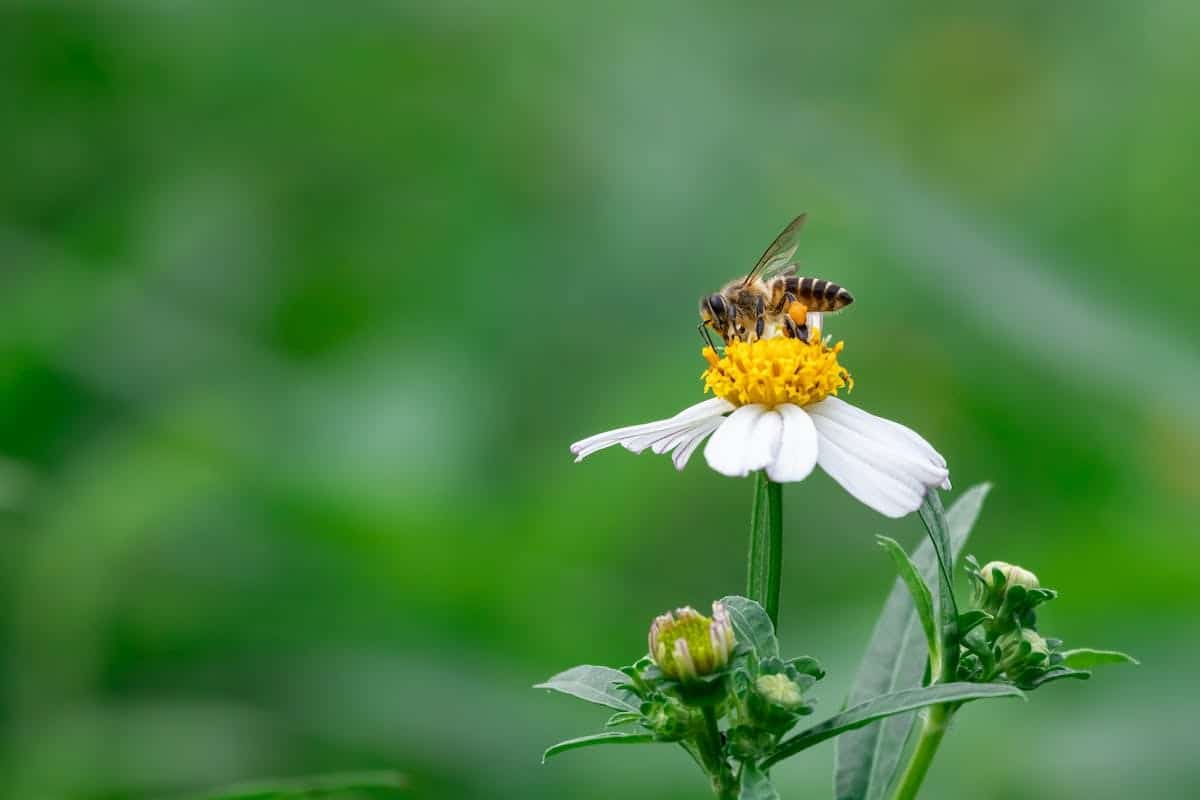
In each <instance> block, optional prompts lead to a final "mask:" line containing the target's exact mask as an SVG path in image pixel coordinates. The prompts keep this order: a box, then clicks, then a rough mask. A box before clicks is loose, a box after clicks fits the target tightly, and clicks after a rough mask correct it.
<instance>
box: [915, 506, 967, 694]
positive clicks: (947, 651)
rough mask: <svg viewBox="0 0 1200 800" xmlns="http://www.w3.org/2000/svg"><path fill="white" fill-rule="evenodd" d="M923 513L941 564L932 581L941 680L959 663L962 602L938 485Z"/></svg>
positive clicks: (934, 668) (936, 667) (936, 669)
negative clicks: (956, 589) (956, 590)
mask: <svg viewBox="0 0 1200 800" xmlns="http://www.w3.org/2000/svg"><path fill="white" fill-rule="evenodd" d="M920 513H921V521H922V522H924V523H925V528H926V530H928V531H929V538H930V540H931V541H932V543H933V547H934V557H935V560H936V561H937V565H938V579H937V580H935V581H932V583H933V584H934V585H935V586H937V587H938V591H936V592H934V596H933V597H934V599H933V604H934V608H935V609H936V611H937V616H938V621H939V633H940V636H941V640H942V648H941V652H942V659H941V663H940V664H939V663H931V664H930V672H931V674H932V675H933V676H934V679H935V680H937V679H938V678H939V677H940V676H947V677H953V676H954V674H955V670H956V668H957V666H958V644H959V636H958V602H957V601H956V600H955V599H954V579H953V572H954V560H955V558H954V552H953V549H952V548H951V546H950V523H949V521H948V520H947V519H946V512H945V510H943V508H942V499H941V496H940V495H939V494H938V490H937V489H930V490H929V491H928V492H926V493H925V502H924V503H922V504H921V509H920Z"/></svg>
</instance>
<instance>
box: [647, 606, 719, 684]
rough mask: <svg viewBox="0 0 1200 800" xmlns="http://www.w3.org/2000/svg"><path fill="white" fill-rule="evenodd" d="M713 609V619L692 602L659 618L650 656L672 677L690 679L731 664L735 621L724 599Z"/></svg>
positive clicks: (652, 631)
mask: <svg viewBox="0 0 1200 800" xmlns="http://www.w3.org/2000/svg"><path fill="white" fill-rule="evenodd" d="M712 609H713V615H712V619H709V618H708V617H706V616H704V615H703V614H701V613H700V612H698V611H696V609H694V608H691V607H688V606H685V607H684V608H679V609H676V610H675V612H674V613H673V614H672V613H670V612H668V613H666V614H663V615H661V616H659V617H657V618H655V620H654V624H653V625H651V626H650V657H651V658H653V659H654V663H655V664H658V668H659V669H661V670H662V671H663V674H664V675H666V676H667V677H668V678H674V679H675V680H679V681H683V682H685V683H686V682H688V681H693V680H695V679H697V678H699V677H702V676H704V675H711V674H712V673H714V672H717V671H718V670H720V669H722V668H724V667H725V666H726V665H728V664H729V658H730V656H732V655H733V648H734V645H735V643H736V642H735V640H734V635H733V623H732V622H730V620H729V613H728V612H727V611H726V610H725V606H723V605H722V604H721V603H719V602H717V603H713V606H712Z"/></svg>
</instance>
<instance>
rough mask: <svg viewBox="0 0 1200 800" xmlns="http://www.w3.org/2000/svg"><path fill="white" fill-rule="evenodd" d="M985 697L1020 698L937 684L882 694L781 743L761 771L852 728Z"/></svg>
mask: <svg viewBox="0 0 1200 800" xmlns="http://www.w3.org/2000/svg"><path fill="white" fill-rule="evenodd" d="M985 697H1024V694H1023V693H1022V692H1021V690H1020V689H1018V688H1016V687H1015V686H1011V685H1009V684H1007V683H940V684H937V685H936V686H924V687H920V688H917V689H904V690H903V691H899V692H893V693H892V694H885V695H883V696H882V697H876V698H875V699H873V700H868V701H867V702H865V703H861V704H860V705H857V706H854V707H853V708H848V709H846V710H845V711H843V712H842V713H840V714H837V715H835V716H833V717H830V718H829V719H827V720H825V721H824V722H822V723H820V724H819V725H814V726H813V727H811V728H809V729H807V730H804V731H801V732H800V733H797V734H796V735H795V736H792V737H791V738H790V739H787V740H786V741H784V742H782V743H781V744H780V745H779V747H778V748H777V749H776V751H775V752H774V753H773V754H772V755H771V756H770V757H769V758H768V759H767V760H766V761H764V762H763V767H764V768H765V767H769V766H771V765H772V764H775V763H778V762H779V761H781V760H783V759H785V758H787V757H788V756H791V755H795V754H796V753H799V752H800V751H801V750H807V749H808V748H810V747H812V746H813V745H815V744H819V743H821V742H823V741H825V740H826V739H829V738H832V737H834V736H837V735H839V734H841V733H845V732H846V731H850V730H853V729H855V728H861V727H862V726H864V725H868V724H870V723H872V722H874V721H875V720H877V719H883V718H884V717H890V716H892V715H894V714H903V713H905V712H907V711H913V710H915V709H918V708H924V707H925V706H932V705H936V704H938V703H965V702H968V701H970V700H980V699H982V698H985Z"/></svg>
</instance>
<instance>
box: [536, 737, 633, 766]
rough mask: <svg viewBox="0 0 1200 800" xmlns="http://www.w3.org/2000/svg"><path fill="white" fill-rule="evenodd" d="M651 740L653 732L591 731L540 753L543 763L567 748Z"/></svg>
mask: <svg viewBox="0 0 1200 800" xmlns="http://www.w3.org/2000/svg"><path fill="white" fill-rule="evenodd" d="M653 741H654V734H653V733H624V732H622V731H608V732H606V733H593V734H592V735H590V736H580V737H578V738H576V739H567V740H566V741H565V742H559V743H558V744H552V745H550V746H549V747H547V748H546V752H544V753H542V763H543V764H545V763H546V759H548V758H550V757H551V756H556V755H558V754H559V753H565V752H567V751H568V750H578V749H579V748H581V747H594V746H595V745H600V744H645V743H647V742H653Z"/></svg>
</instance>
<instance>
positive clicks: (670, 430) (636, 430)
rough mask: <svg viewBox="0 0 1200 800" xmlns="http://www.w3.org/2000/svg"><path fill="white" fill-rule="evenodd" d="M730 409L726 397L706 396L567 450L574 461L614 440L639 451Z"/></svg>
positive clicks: (594, 437) (610, 443)
mask: <svg viewBox="0 0 1200 800" xmlns="http://www.w3.org/2000/svg"><path fill="white" fill-rule="evenodd" d="M732 409H733V404H732V403H730V402H729V401H728V400H723V399H721V398H720V397H710V398H709V399H707V400H705V401H703V402H700V403H697V404H696V405H694V406H690V407H688V408H685V409H684V410H683V411H680V412H679V413H678V414H676V415H675V416H673V417H671V418H670V419H661V420H656V421H654V422H647V423H644V424H642V425H629V426H627V427H624V428H617V429H616V430H611V431H605V432H604V433H597V434H596V435H594V436H589V437H588V438H586V439H581V440H579V441H578V442H575V444H573V445H571V452H572V453H574V454H575V460H576V461H581V460H583V459H584V458H586V457H587V456H590V455H591V454H592V453H595V452H596V451H597V450H603V449H604V448H606V447H611V446H613V445H614V444H622V445H625V446H626V447H628V448H629V449H631V450H633V451H634V452H641V451H642V450H644V449H645V448H647V447H649V446H650V445H652V444H653V443H654V442H656V441H658V440H660V439H662V438H664V437H667V438H669V437H671V436H674V435H676V434H678V433H680V432H682V431H685V430H688V429H691V428H694V427H696V425H697V424H700V423H705V424H707V423H708V422H709V421H711V420H713V419H715V418H719V417H720V416H721V415H722V414H725V413H726V412H728V411H730V410H732Z"/></svg>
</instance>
